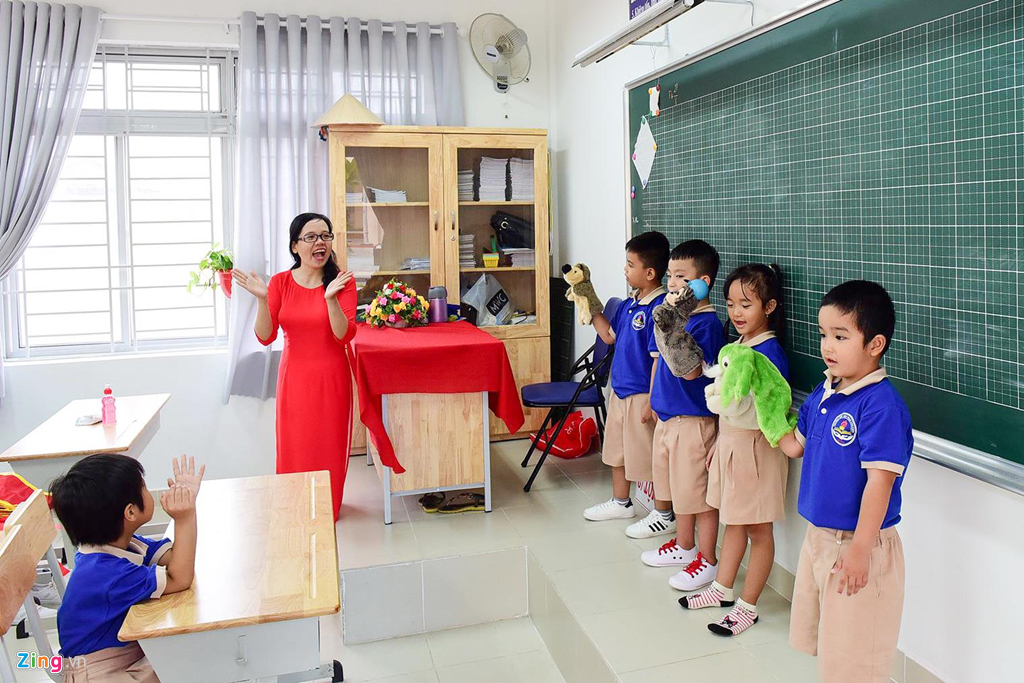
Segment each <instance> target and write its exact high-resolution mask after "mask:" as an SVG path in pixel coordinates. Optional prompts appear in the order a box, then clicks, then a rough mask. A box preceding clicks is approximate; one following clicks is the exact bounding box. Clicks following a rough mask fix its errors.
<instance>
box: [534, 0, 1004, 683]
mask: <svg viewBox="0 0 1024 683" xmlns="http://www.w3.org/2000/svg"><path fill="white" fill-rule="evenodd" d="M755 1H756V3H757V7H758V10H757V20H758V23H761V22H763V21H764V20H765V19H767V18H770V17H772V16H774V15H776V14H778V13H780V12H782V11H784V10H786V9H787V8H789V7H793V6H797V5H799V4H802V2H800V1H799V0H798V1H792V0H772V1H770V2H769V0H755ZM748 16H749V10H745V9H742V8H738V7H728V6H713V5H705V6H702V7H698V8H696V9H695V10H693V11H692V12H690V13H688V14H686V15H684V16H683V17H680V18H679V19H677V20H675V21H674V22H672V24H670V26H669V31H670V36H671V37H670V40H671V48H669V49H665V48H661V49H658V50H657V51H656V53H655V55H654V57H653V59H652V55H651V50H650V48H642V47H631V48H628V49H626V50H624V51H622V52H620V53H619V54H617V55H615V56H613V57H610V58H608V59H607V60H605V61H603V62H601V63H600V64H596V65H592V66H589V67H587V68H585V69H579V68H576V69H571V68H570V66H569V65H570V64H571V63H572V57H573V55H574V54H575V53H576V52H578V51H579V50H581V49H583V48H585V47H586V46H588V45H590V44H591V43H593V42H594V41H595V40H597V39H598V38H600V37H602V36H604V35H606V34H607V33H609V32H611V31H612V30H613V29H615V28H616V27H618V26H620V25H621V24H622V23H623V22H624V21H625V19H626V3H625V2H623V1H621V0H587V1H584V0H575V1H568V0H563V1H561V2H551V3H550V4H549V8H548V17H549V18H548V22H549V25H550V26H551V27H552V31H553V35H556V36H557V38H556V39H553V40H552V41H551V60H552V61H551V67H550V74H551V87H552V95H551V106H552V124H551V130H552V135H551V150H552V155H553V157H554V182H555V206H554V211H553V215H554V220H555V223H556V232H557V234H558V240H559V244H558V248H557V252H556V258H557V259H559V260H558V261H556V262H562V261H570V260H571V261H573V262H576V261H584V262H586V263H588V264H589V265H590V266H591V270H592V272H593V273H594V281H595V285H596V287H597V290H598V292H599V293H600V294H601V295H602V296H605V297H607V296H613V295H615V296H619V295H621V293H622V292H623V291H624V287H625V285H624V282H623V279H622V275H621V270H622V263H623V254H622V245H623V244H624V242H625V239H626V234H627V211H628V207H627V195H628V187H627V185H626V181H625V179H624V169H623V162H624V159H625V154H626V151H625V149H626V148H625V141H624V134H623V99H622V98H623V95H622V86H623V84H624V83H626V82H629V81H631V80H633V79H635V78H637V77H640V76H643V75H644V74H645V73H648V72H649V71H651V70H653V69H655V68H657V67H660V66H662V65H664V64H666V63H669V62H672V61H676V60H678V59H680V58H681V57H682V56H684V55H685V54H687V53H689V52H693V51H694V50H696V49H698V48H699V47H701V46H703V45H707V44H710V43H713V42H717V41H719V40H721V39H722V38H725V37H727V36H728V35H731V34H732V33H735V32H736V31H738V30H740V29H743V28H745V27H747V26H749V21H748V19H747V17H748ZM656 35H660V32H659V33H658V34H656ZM592 334H593V331H592V330H590V329H589V328H577V349H578V350H579V351H582V350H583V349H584V348H586V346H587V345H589V343H590V340H591V335H592ZM791 475H792V476H791V477H790V487H789V500H788V501H787V520H786V521H785V523H783V524H780V525H779V526H778V527H777V530H776V539H777V555H776V557H777V560H778V561H779V563H780V564H782V565H783V566H784V567H786V568H788V569H790V570H791V571H795V569H796V565H797V560H798V558H799V549H800V543H801V541H802V539H803V533H804V530H805V529H806V523H805V522H804V521H803V520H802V519H801V518H800V517H799V516H798V515H797V514H796V493H797V490H798V487H799V464H798V463H794V466H793V469H792V470H791ZM903 495H904V499H903V511H904V519H903V522H902V523H901V524H900V533H901V535H902V537H903V543H904V548H905V551H906V561H907V589H906V601H905V610H904V619H903V630H902V632H901V636H900V648H901V649H902V650H904V651H905V652H906V653H907V655H908V656H909V657H911V658H912V659H914V660H915V661H917V662H918V663H919V664H922V665H923V666H925V667H927V668H928V669H929V670H931V671H932V672H934V673H935V674H937V675H939V676H941V677H942V678H943V679H944V680H946V681H951V682H953V681H956V682H964V683H967V682H971V683H973V682H975V681H1009V680H1019V678H1020V670H1019V666H1018V665H1017V663H1016V656H1015V655H1016V652H1017V650H1018V649H1019V647H1020V644H1019V635H1018V634H1019V632H1020V629H1018V628H1015V627H1014V626H1012V625H1011V624H1012V623H1013V621H1014V615H1016V614H1019V613H1020V612H1022V611H1024V590H1021V589H1020V586H1019V580H1018V577H1021V576H1024V552H1021V550H1020V539H1021V531H1020V530H1021V528H1022V526H1024V497H1021V496H1017V495H1014V494H1011V493H1007V492H1005V491H1002V490H1000V489H996V488H994V487H992V486H989V485H987V484H983V483H981V482H978V481H976V480H973V479H970V478H968V477H966V476H964V475H961V474H957V473H955V472H952V471H950V470H947V469H945V468H943V467H940V466H937V465H934V464H932V463H930V462H927V461H925V460H922V459H920V458H915V459H914V461H913V462H912V464H911V466H910V468H909V469H908V472H907V479H906V483H905V484H904V487H903Z"/></svg>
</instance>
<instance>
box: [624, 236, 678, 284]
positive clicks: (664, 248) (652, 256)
mask: <svg viewBox="0 0 1024 683" xmlns="http://www.w3.org/2000/svg"><path fill="white" fill-rule="evenodd" d="M668 250H669V245H668V238H667V237H665V236H664V235H663V234H661V233H660V232H658V231H657V230H651V231H650V232H642V233H640V234H639V235H637V236H636V237H634V238H633V239H631V240H630V241H628V242H626V251H628V252H631V253H633V254H636V255H637V256H638V257H639V258H640V263H642V264H644V268H654V273H655V278H656V279H657V280H658V281H659V282H661V279H662V278H663V277H665V271H666V270H668Z"/></svg>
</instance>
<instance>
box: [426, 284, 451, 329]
mask: <svg viewBox="0 0 1024 683" xmlns="http://www.w3.org/2000/svg"><path fill="white" fill-rule="evenodd" d="M427 300H428V301H429V303H430V310H429V312H428V313H427V317H428V320H430V322H432V323H443V322H447V321H448V290H447V289H445V288H444V287H431V288H430V291H428V292H427Z"/></svg>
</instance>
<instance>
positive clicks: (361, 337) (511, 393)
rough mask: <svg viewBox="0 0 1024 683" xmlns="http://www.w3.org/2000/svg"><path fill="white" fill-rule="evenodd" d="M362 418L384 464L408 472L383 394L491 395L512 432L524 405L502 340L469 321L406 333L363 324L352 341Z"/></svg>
mask: <svg viewBox="0 0 1024 683" xmlns="http://www.w3.org/2000/svg"><path fill="white" fill-rule="evenodd" d="M352 356H353V359H352V360H353V370H354V372H355V376H356V390H357V391H358V393H359V417H360V419H361V420H362V422H363V424H364V425H366V430H367V435H368V436H369V438H370V439H371V440H372V441H373V445H374V446H375V447H376V449H377V453H378V454H379V457H380V461H381V463H383V464H384V465H387V466H388V467H391V468H393V469H394V471H395V472H396V473H399V474H401V473H402V472H404V471H405V468H404V467H402V465H401V463H399V462H398V458H397V457H395V449H394V447H393V446H392V445H391V440H390V439H389V438H388V435H387V432H386V431H385V430H384V422H383V420H382V418H381V402H380V397H381V395H382V394H463V393H471V392H478V391H486V392H489V397H488V403H489V404H490V406H491V412H493V413H494V414H495V415H497V416H498V417H500V418H501V419H502V421H503V422H504V423H505V426H506V427H508V430H509V431H510V432H512V433H515V432H517V431H519V428H520V427H522V426H523V421H524V418H523V407H522V405H521V404H520V403H519V389H518V388H517V387H516V379H515V376H514V375H513V374H512V366H511V365H509V362H508V354H506V353H505V345H504V344H503V343H502V342H501V340H499V339H495V338H494V337H492V336H491V335H489V334H487V333H486V332H483V331H481V330H479V329H477V328H476V327H474V326H473V325H470V324H469V323H467V322H455V323H439V324H433V325H427V326H426V327H416V328H409V329H404V330H396V329H390V328H373V327H370V326H368V325H366V324H362V323H360V324H359V325H358V326H357V327H356V336H355V338H354V339H353V340H352Z"/></svg>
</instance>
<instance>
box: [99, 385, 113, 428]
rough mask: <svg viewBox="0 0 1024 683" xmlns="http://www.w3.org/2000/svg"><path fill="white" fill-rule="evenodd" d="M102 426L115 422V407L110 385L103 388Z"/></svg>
mask: <svg viewBox="0 0 1024 683" xmlns="http://www.w3.org/2000/svg"><path fill="white" fill-rule="evenodd" d="M101 403H102V404H103V424H105V425H112V424H114V423H116V422H117V407H116V406H115V405H114V392H113V390H112V389H111V388H110V385H109V384H108V385H106V386H105V387H103V399H102V401H101Z"/></svg>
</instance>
